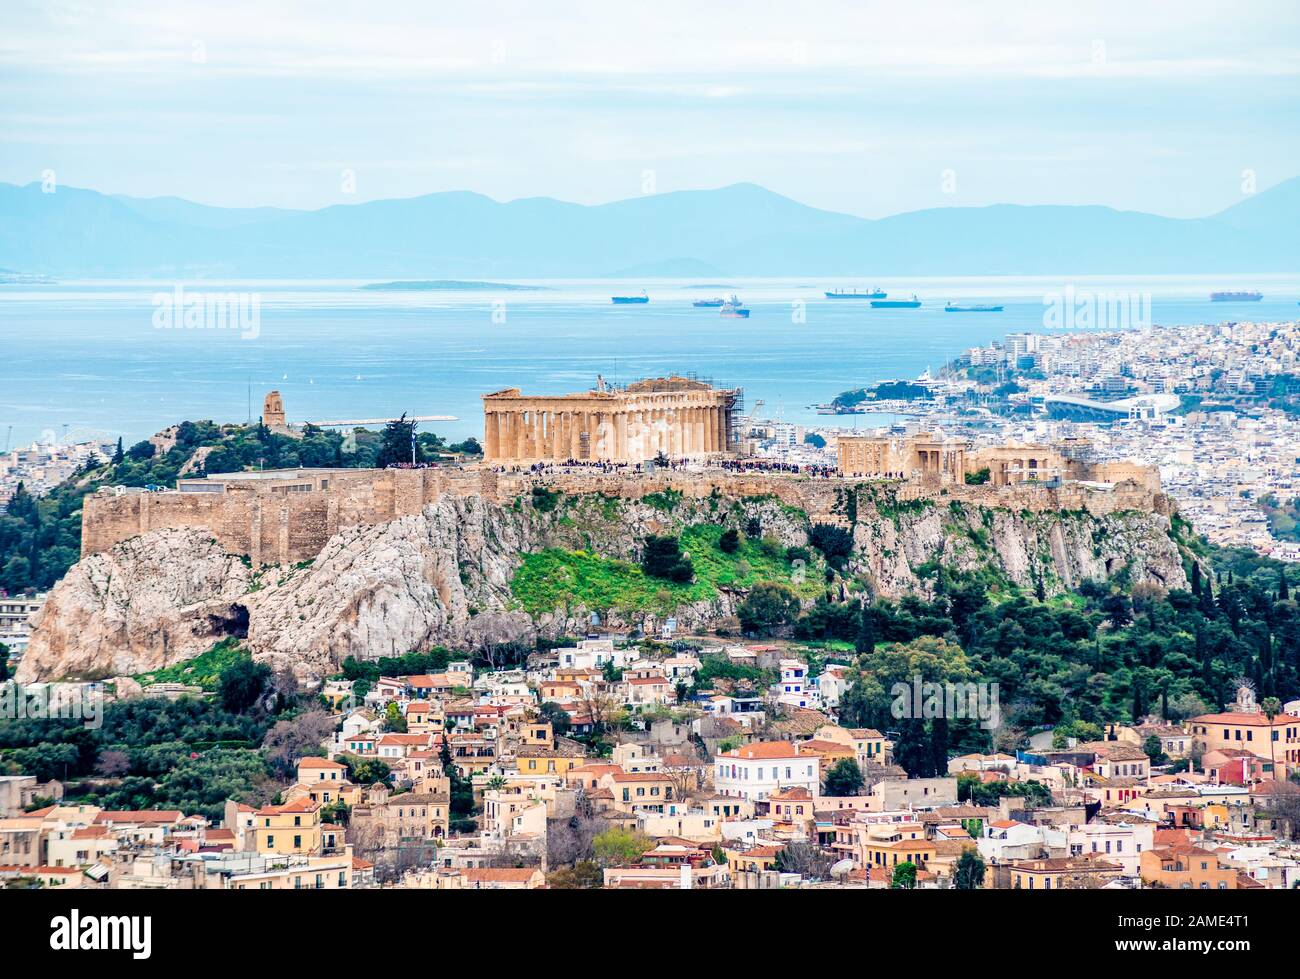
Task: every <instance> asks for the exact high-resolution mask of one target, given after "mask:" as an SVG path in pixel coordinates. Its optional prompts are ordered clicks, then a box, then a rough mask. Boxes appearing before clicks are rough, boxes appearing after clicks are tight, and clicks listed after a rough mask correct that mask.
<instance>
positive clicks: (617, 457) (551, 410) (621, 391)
mask: <svg viewBox="0 0 1300 979" xmlns="http://www.w3.org/2000/svg"><path fill="white" fill-rule="evenodd" d="M739 397H740V391H739V390H738V389H725V388H715V387H712V386H710V385H709V384H706V383H704V382H702V381H696V380H693V379H691V378H686V377H676V376H673V377H657V378H651V379H648V380H644V381H637V382H635V383H633V384H629V385H628V386H627V387H625V388H612V389H611V388H608V387H607V386H606V385H605V383H604V382H603V380H599V379H598V381H597V384H596V387H595V389H594V390H591V391H582V392H578V393H575V394H562V395H555V396H546V395H524V394H521V393H520V390H519V388H506V389H505V390H503V391H496V392H493V393H492V394H485V395H483V430H484V436H485V443H484V452H485V458H486V460H487V461H488V462H546V461H550V462H564V461H567V460H591V461H599V462H629V463H640V462H645V461H646V460H649V459H653V458H654V457H655V456H656V455H658V454H659V453H660V452H662V453H664V454H665V455H667V456H669V457H672V458H680V457H682V456H707V455H716V454H719V453H725V452H728V451H730V448H731V443H732V433H731V412H732V409H733V407H734V406H735V405H736V403H737V401H738V399H739Z"/></svg>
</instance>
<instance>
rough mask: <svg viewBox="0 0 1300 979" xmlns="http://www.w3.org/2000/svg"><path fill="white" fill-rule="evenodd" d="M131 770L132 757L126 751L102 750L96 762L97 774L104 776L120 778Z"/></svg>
mask: <svg viewBox="0 0 1300 979" xmlns="http://www.w3.org/2000/svg"><path fill="white" fill-rule="evenodd" d="M130 770H131V758H130V756H129V755H128V754H127V753H126V752H125V751H118V750H108V751H101V752H100V753H99V760H98V761H96V762H95V774H96V775H102V776H103V777H104V778H120V777H121V776H123V775H125V774H126V773H127V772H129V771H130Z"/></svg>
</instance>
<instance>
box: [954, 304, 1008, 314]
mask: <svg viewBox="0 0 1300 979" xmlns="http://www.w3.org/2000/svg"><path fill="white" fill-rule="evenodd" d="M943 310H944V312H945V313H1000V312H1002V307H1001V306H993V305H990V304H988V303H967V304H961V303H952V302H950V303H948V305H947V306H945V307H943Z"/></svg>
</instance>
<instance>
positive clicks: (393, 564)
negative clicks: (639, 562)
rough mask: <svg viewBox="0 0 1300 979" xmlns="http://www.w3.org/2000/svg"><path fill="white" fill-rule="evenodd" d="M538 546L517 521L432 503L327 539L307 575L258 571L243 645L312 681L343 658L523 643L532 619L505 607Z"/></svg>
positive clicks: (525, 522) (469, 506) (452, 503)
mask: <svg viewBox="0 0 1300 979" xmlns="http://www.w3.org/2000/svg"><path fill="white" fill-rule="evenodd" d="M530 513H531V511H530ZM537 546H539V545H538V542H537V534H536V526H535V522H534V521H532V520H530V519H528V517H527V516H526V515H525V514H524V513H523V512H521V511H514V510H510V509H508V508H502V507H496V506H491V505H487V504H484V503H483V501H482V500H480V499H479V498H478V497H453V496H443V497H440V498H439V499H438V500H437V501H436V502H434V503H431V504H429V505H428V506H427V507H425V508H424V510H423V512H421V513H420V514H419V515H418V516H412V517H402V518H400V519H398V520H394V521H392V522H391V523H387V524H381V525H378V526H374V527H360V528H355V529H351V530H347V531H344V532H342V533H340V534H337V535H335V536H334V537H333V538H331V539H330V541H329V542H328V543H327V544H326V545H325V548H324V550H322V551H321V553H320V555H319V556H318V557H317V558H316V560H315V561H314V562H313V563H312V565H311V566H310V567H309V568H305V569H300V570H299V569H294V570H290V571H288V572H285V573H280V572H278V571H276V570H270V571H267V572H266V573H265V575H264V577H267V578H274V581H272V582H270V583H268V584H267V585H266V586H265V588H264V589H263V590H261V591H259V592H257V593H256V594H254V595H253V596H251V602H250V606H251V615H250V619H249V630H248V640H249V645H250V646H251V647H252V649H253V653H254V655H255V656H257V657H258V658H265V659H267V660H268V661H271V662H272V663H273V664H274V665H275V666H276V667H277V668H279V667H288V668H290V669H293V670H294V671H295V672H296V673H297V674H298V676H299V677H300V678H301V679H304V680H312V679H315V678H318V677H320V676H321V675H323V674H324V673H328V672H332V671H333V670H335V669H336V668H337V664H339V663H341V662H342V661H343V660H344V659H346V658H347V657H348V656H356V657H358V658H374V657H376V656H391V655H401V654H402V653H405V652H407V651H409V650H412V649H422V648H427V647H428V646H431V645H436V644H443V645H448V646H456V647H464V646H474V647H481V646H485V645H486V646H491V645H505V644H509V643H511V642H516V641H523V642H531V641H532V640H533V639H534V638H535V637H536V630H535V628H534V626H533V623H532V621H531V619H530V618H529V617H528V616H527V615H524V614H523V613H520V612H513V613H512V612H510V611H508V610H507V608H506V606H507V604H508V603H509V599H510V579H511V577H512V576H513V574H514V572H515V569H516V568H517V567H518V565H519V555H521V554H522V553H524V552H526V551H530V550H533V549H535V547H537Z"/></svg>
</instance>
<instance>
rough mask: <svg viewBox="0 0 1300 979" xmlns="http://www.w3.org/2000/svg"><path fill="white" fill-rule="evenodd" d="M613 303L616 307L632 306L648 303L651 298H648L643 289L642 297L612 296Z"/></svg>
mask: <svg viewBox="0 0 1300 979" xmlns="http://www.w3.org/2000/svg"><path fill="white" fill-rule="evenodd" d="M611 301H612V302H613V303H614V305H615V306H631V305H632V304H634V303H648V302H649V301H650V297H649V296H647V295H646V292H645V290H644V289H642V290H641V295H639V296H612V297H611Z"/></svg>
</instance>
